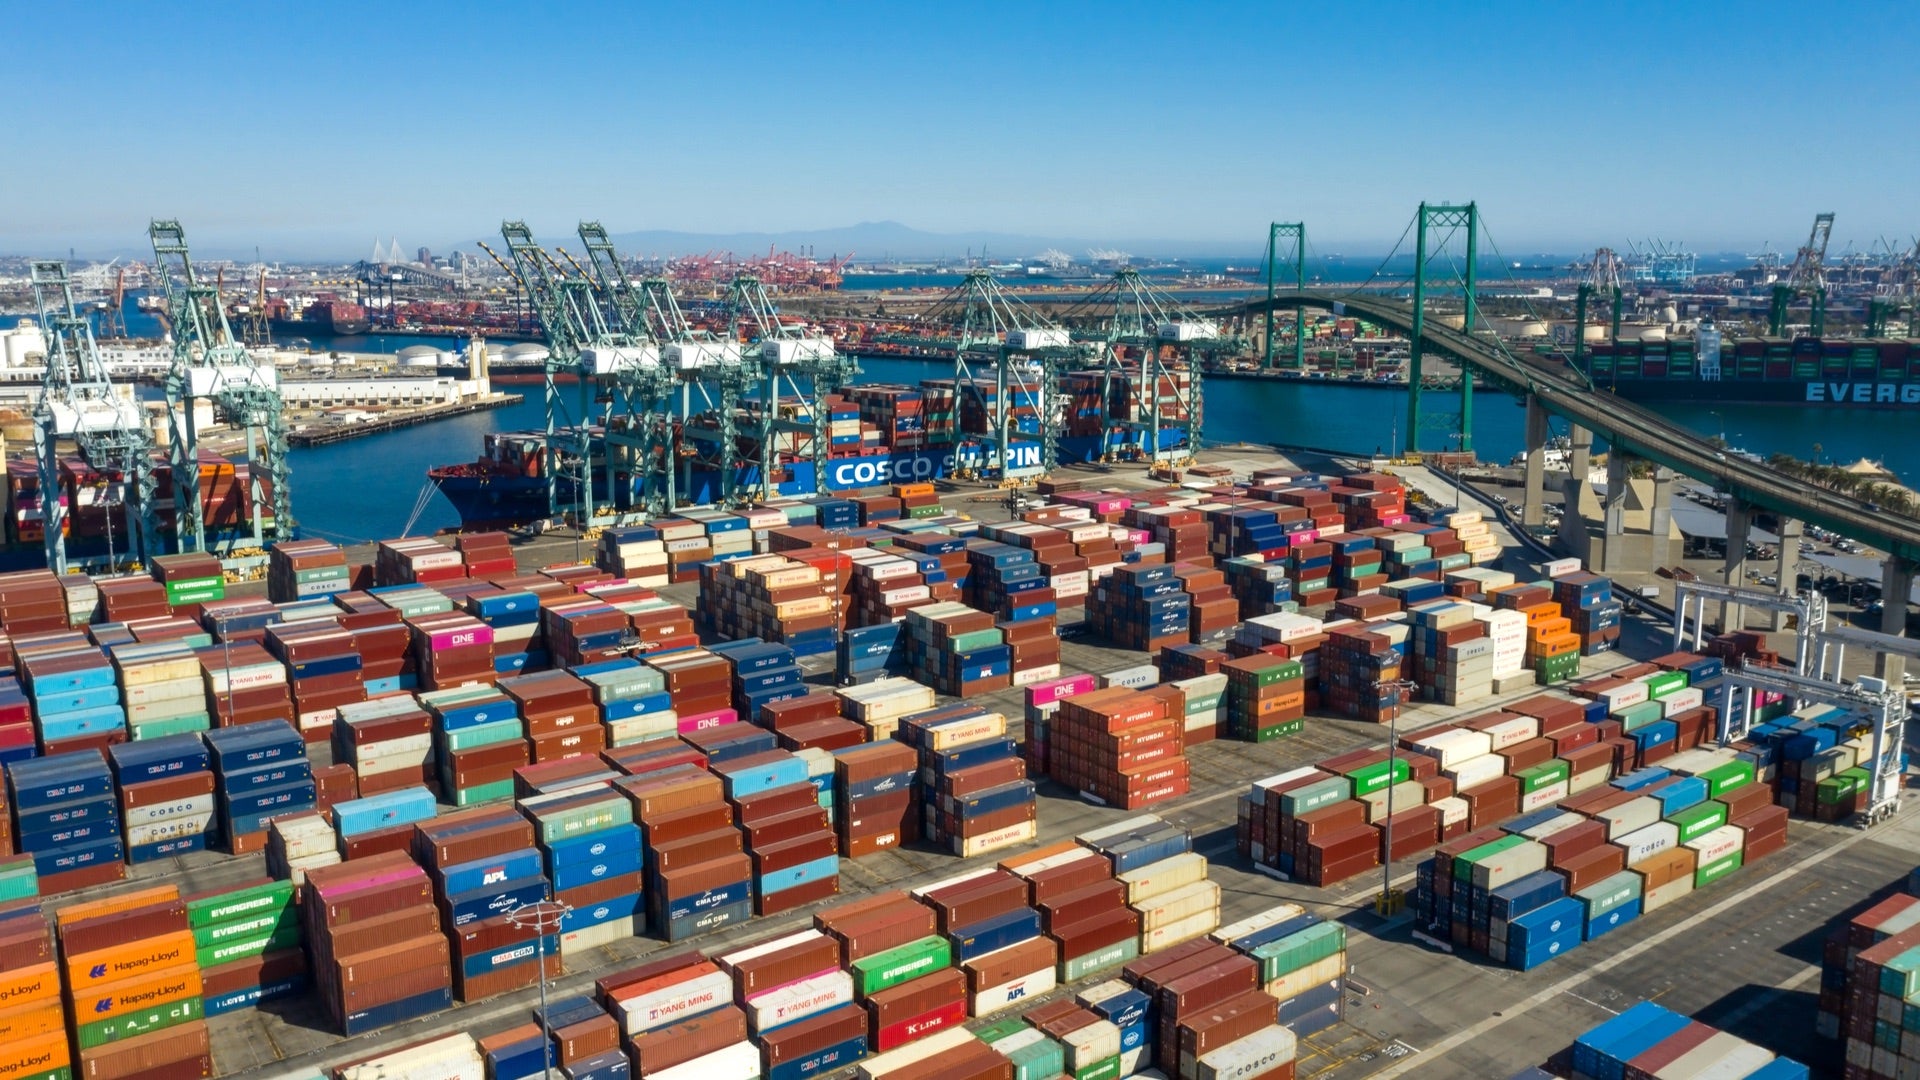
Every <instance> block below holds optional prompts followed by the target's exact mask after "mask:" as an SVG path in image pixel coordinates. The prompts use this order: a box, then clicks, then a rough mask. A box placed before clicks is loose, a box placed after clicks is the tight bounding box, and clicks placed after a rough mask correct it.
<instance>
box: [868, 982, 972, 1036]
mask: <svg viewBox="0 0 1920 1080" xmlns="http://www.w3.org/2000/svg"><path fill="white" fill-rule="evenodd" d="M966 993H967V977H966V976H965V975H964V974H962V973H961V971H960V969H959V968H941V969H940V970H939V971H936V972H933V973H931V974H928V975H922V976H920V977H919V978H917V979H914V980H912V981H910V982H904V983H901V984H900V985H899V986H891V987H888V988H887V989H885V990H882V991H880V992H879V993H877V994H873V995H871V996H869V997H868V998H867V1000H866V1002H865V1005H866V1009H867V1015H868V1016H869V1017H871V1018H872V1022H873V1027H872V1030H875V1031H878V1030H880V1029H881V1028H886V1027H890V1026H892V1025H894V1024H897V1023H899V1022H900V1021H902V1020H909V1019H912V1018H913V1017H916V1016H919V1015H921V1014H923V1013H926V1012H928V1011H930V1010H932V1009H935V1008H938V1007H939V1006H942V1005H946V1004H949V1003H951V1002H955V1001H959V1000H961V999H962V998H964V997H965V996H966Z"/></svg>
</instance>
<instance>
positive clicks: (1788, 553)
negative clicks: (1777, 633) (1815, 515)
mask: <svg viewBox="0 0 1920 1080" xmlns="http://www.w3.org/2000/svg"><path fill="white" fill-rule="evenodd" d="M1779 521H1780V527H1779V528H1778V529H1776V530H1775V531H1776V532H1778V533H1779V534H1780V550H1779V553H1778V554H1779V557H1778V558H1777V559H1776V560H1775V563H1774V564H1775V565H1776V566H1778V567H1779V569H1778V570H1775V571H1774V576H1775V578H1776V579H1777V580H1778V584H1776V585H1775V586H1774V591H1775V592H1778V593H1779V594H1780V595H1781V596H1792V595H1793V593H1794V588H1793V579H1794V574H1795V571H1794V568H1795V567H1797V566H1799V565H1800V537H1801V535H1802V534H1803V533H1804V532H1805V531H1806V525H1804V524H1803V523H1801V522H1798V521H1795V520H1794V519H1792V518H1790V517H1782V518H1780V519H1779ZM1773 628H1774V629H1775V630H1785V629H1786V628H1787V613H1786V612H1784V611H1776V612H1774V613H1773Z"/></svg>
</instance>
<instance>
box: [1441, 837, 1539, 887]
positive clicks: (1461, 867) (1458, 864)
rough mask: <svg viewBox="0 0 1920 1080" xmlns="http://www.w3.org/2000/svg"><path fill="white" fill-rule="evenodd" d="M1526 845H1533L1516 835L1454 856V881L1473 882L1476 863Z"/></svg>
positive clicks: (1492, 841) (1489, 842)
mask: <svg viewBox="0 0 1920 1080" xmlns="http://www.w3.org/2000/svg"><path fill="white" fill-rule="evenodd" d="M1526 843H1531V841H1529V840H1528V839H1527V838H1526V837H1524V836H1520V835H1518V834H1515V835H1513V836H1503V837H1501V838H1500V839H1498V840H1491V841H1488V842H1487V843H1484V844H1481V845H1480V846H1479V847H1477V848H1470V849H1468V850H1467V851H1465V852H1462V853H1461V854H1459V855H1456V856H1454V859H1453V879H1454V880H1455V881H1472V880H1473V864H1474V863H1477V862H1479V861H1480V860H1482V859H1485V858H1489V857H1491V856H1494V855H1498V854H1500V853H1501V852H1503V851H1505V850H1507V849H1508V848H1513V847H1519V846H1520V845H1521V844H1526Z"/></svg>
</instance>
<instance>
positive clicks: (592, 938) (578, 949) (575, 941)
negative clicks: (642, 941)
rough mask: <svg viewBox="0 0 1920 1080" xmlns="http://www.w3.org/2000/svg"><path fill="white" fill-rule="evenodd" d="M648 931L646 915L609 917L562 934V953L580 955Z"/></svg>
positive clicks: (563, 954)
mask: <svg viewBox="0 0 1920 1080" xmlns="http://www.w3.org/2000/svg"><path fill="white" fill-rule="evenodd" d="M645 932H646V916H645V915H640V916H626V917H623V918H618V919H608V920H607V921H606V922H603V923H595V924H594V925H592V926H588V927H585V928H583V929H580V930H569V931H567V932H566V933H564V934H561V935H560V955H561V956H578V955H580V954H581V953H583V952H586V951H587V950H589V949H598V948H600V947H602V946H605V945H611V944H613V943H614V942H616V941H625V940H627V939H628V938H632V937H639V936H640V935H641V934H643V933H645Z"/></svg>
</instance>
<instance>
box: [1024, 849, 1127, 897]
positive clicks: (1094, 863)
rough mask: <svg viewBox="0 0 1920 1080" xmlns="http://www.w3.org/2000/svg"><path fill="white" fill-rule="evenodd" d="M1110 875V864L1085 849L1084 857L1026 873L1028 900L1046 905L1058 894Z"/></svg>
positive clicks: (1080, 887)
mask: <svg viewBox="0 0 1920 1080" xmlns="http://www.w3.org/2000/svg"><path fill="white" fill-rule="evenodd" d="M1082 850H1085V849H1082ZM1112 878H1113V863H1112V862H1111V861H1109V860H1108V859H1107V858H1106V856H1104V855H1101V854H1099V853H1098V852H1093V851H1088V852H1087V854H1086V856H1085V857H1082V858H1077V859H1074V860H1073V861H1072V862H1069V863H1067V864H1065V865H1062V866H1054V867H1049V868H1047V869H1045V870H1040V871H1037V872H1035V873H1033V874H1030V875H1028V876H1027V883H1028V885H1029V887H1030V894H1031V898H1030V899H1031V902H1032V903H1034V904H1046V903H1051V902H1052V901H1053V900H1055V899H1056V898H1058V897H1061V896H1065V895H1068V894H1071V893H1074V892H1077V891H1079V890H1081V889H1084V888H1086V887H1087V886H1089V885H1097V884H1099V883H1100V882H1102V881H1108V880H1111V879H1112Z"/></svg>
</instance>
